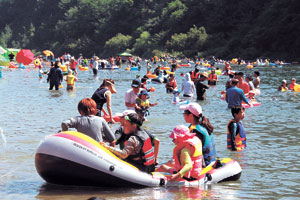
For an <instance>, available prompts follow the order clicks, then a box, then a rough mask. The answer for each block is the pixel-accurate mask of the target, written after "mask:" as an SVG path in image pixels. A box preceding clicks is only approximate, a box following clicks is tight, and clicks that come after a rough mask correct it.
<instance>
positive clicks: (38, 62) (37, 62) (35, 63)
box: [34, 59, 41, 67]
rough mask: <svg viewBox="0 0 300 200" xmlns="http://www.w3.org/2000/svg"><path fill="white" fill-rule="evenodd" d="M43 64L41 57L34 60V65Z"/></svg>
mask: <svg viewBox="0 0 300 200" xmlns="http://www.w3.org/2000/svg"><path fill="white" fill-rule="evenodd" d="M40 64H41V62H40V60H39V59H35V60H34V66H36V67H37V66H39V65H40Z"/></svg>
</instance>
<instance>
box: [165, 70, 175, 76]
mask: <svg viewBox="0 0 300 200" xmlns="http://www.w3.org/2000/svg"><path fill="white" fill-rule="evenodd" d="M166 72H167V74H173V75H175V72H171V71H168V70H166Z"/></svg>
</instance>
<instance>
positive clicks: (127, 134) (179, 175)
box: [47, 57, 296, 181]
mask: <svg viewBox="0 0 300 200" xmlns="http://www.w3.org/2000/svg"><path fill="white" fill-rule="evenodd" d="M97 60H98V58H97V57H96V58H94V64H95V63H96V64H95V65H97V66H98V65H99V63H97ZM74 62H77V61H73V60H72V57H71V58H70V64H69V72H68V75H67V78H66V81H67V82H68V85H67V87H68V88H67V89H72V87H73V84H71V83H72V82H74V81H76V74H77V72H76V66H77V65H78V63H77V64H76V63H74ZM111 62H113V58H111ZM150 62H151V61H146V63H147V74H146V75H145V76H143V77H142V78H141V76H140V75H137V77H136V79H133V80H132V81H131V85H130V86H131V88H130V89H128V90H127V91H126V93H125V97H124V105H125V107H126V110H125V111H123V112H122V113H119V114H118V115H117V116H114V115H113V112H112V94H116V93H117V91H116V89H115V87H114V84H115V81H114V80H112V79H104V80H103V82H102V84H101V85H100V86H99V88H97V89H96V91H95V92H94V93H93V94H92V95H91V98H84V99H82V100H81V101H80V102H79V104H78V112H79V114H80V116H77V117H72V118H70V119H68V120H65V121H63V122H62V125H61V126H62V130H63V131H66V130H68V129H69V128H75V129H77V131H79V132H82V133H84V134H86V135H88V136H90V137H91V138H93V139H95V140H96V141H98V142H100V143H101V144H102V145H103V146H104V147H105V148H107V149H108V150H109V151H111V152H112V153H113V154H115V155H116V156H118V157H119V158H121V159H123V160H125V161H127V162H129V163H130V164H132V165H134V166H136V167H137V168H138V169H140V170H141V171H144V172H147V173H151V172H154V171H159V172H168V173H171V174H172V175H171V176H170V178H169V181H177V180H188V181H190V180H197V179H200V178H201V170H202V168H204V167H206V166H208V165H210V164H211V163H212V162H214V161H216V160H217V151H216V145H215V142H214V133H213V131H214V127H213V125H212V124H211V123H210V121H209V119H208V118H207V117H205V116H204V114H203V110H202V107H201V106H200V104H199V103H196V102H190V103H189V102H188V103H186V104H183V105H181V106H180V109H181V110H183V112H184V113H183V114H184V115H183V116H184V117H183V118H184V121H185V122H186V123H187V124H189V125H188V126H186V125H178V126H176V127H175V128H174V129H173V131H172V132H171V134H170V136H169V137H170V138H171V139H172V142H173V143H174V144H175V147H174V150H173V157H172V159H171V160H170V161H169V162H168V163H166V164H163V165H160V166H159V165H158V164H159V162H158V152H159V146H160V141H159V138H157V137H155V136H154V135H153V134H151V133H150V132H149V131H146V130H145V129H143V128H142V126H143V123H144V122H145V121H146V120H147V119H146V117H147V116H148V115H149V114H150V112H149V109H150V108H151V107H153V106H157V105H158V103H153V102H150V96H149V94H148V93H149V92H152V91H153V90H152V89H153V88H147V82H148V81H153V80H155V79H157V80H156V81H159V83H162V84H165V88H166V93H173V95H174V96H173V103H180V102H182V101H183V100H186V99H189V100H192V99H193V97H194V96H196V98H195V99H197V100H198V101H203V100H206V99H207V95H206V91H207V90H209V89H210V88H213V87H215V86H216V85H217V84H218V81H219V80H218V75H217V73H216V71H220V69H218V68H215V67H214V65H213V63H212V64H210V65H209V66H207V67H209V68H210V71H209V72H206V71H205V72H201V70H200V69H199V65H198V64H196V65H195V67H194V69H193V70H191V71H189V72H187V73H185V74H182V76H183V77H184V80H183V81H182V84H181V87H180V86H179V85H178V84H177V81H176V77H175V71H176V68H177V67H178V64H177V63H176V62H174V61H172V62H171V64H172V68H170V69H169V70H170V71H169V70H168V68H164V67H163V66H164V65H161V63H159V61H158V60H156V59H152V65H153V66H156V67H155V68H154V70H153V72H152V71H151V70H152V66H151V65H150ZM59 63H60V61H56V62H55V63H54V66H53V67H52V68H51V69H50V71H49V73H48V78H47V81H49V82H50V87H49V89H50V90H51V89H53V87H55V89H59V85H60V84H61V82H62V81H63V74H62V72H61V70H60V69H59ZM72 63H74V64H72ZM173 65H175V67H173ZM92 68H93V70H94V69H96V67H93V66H92ZM222 73H223V75H226V76H228V80H227V81H226V84H225V88H224V91H222V92H221V94H222V99H223V100H225V101H226V102H227V107H228V109H230V110H231V114H232V119H229V122H228V125H227V148H228V149H229V150H232V151H242V150H243V149H244V148H246V131H245V128H244V126H243V124H242V122H241V121H242V120H243V119H244V117H245V108H244V105H245V104H248V106H252V104H253V102H255V101H256V96H258V95H260V82H261V80H260V72H259V71H254V73H253V75H252V74H246V75H245V74H244V73H243V72H235V71H233V70H232V67H231V66H230V65H229V64H228V63H226V64H225V66H224V69H223V70H222ZM94 74H95V72H94ZM96 74H97V73H96ZM149 74H151V75H155V76H156V77H155V78H152V79H151V78H149ZM253 77H254V78H253ZM69 79H70V80H69ZM295 85H296V80H295V79H292V80H291V84H290V86H289V88H288V87H287V83H286V80H283V81H282V85H281V86H279V88H278V90H279V91H284V90H288V89H290V90H293V88H294V87H295ZM181 93H182V95H181ZM181 96H182V97H183V98H184V99H181V98H180V97H181ZM104 104H106V107H105V106H104ZM108 123H113V124H115V123H120V127H119V128H118V129H117V130H116V131H115V132H114V133H113V132H112V130H111V129H110V127H109V125H108ZM117 146H118V147H117Z"/></svg>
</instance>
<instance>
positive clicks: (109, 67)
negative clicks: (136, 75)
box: [99, 65, 130, 71]
mask: <svg viewBox="0 0 300 200" xmlns="http://www.w3.org/2000/svg"><path fill="white" fill-rule="evenodd" d="M127 68H128V67H127ZM112 69H120V67H118V65H112V66H111V65H108V66H106V67H104V68H99V70H112ZM125 70H127V71H129V70H130V67H129V68H128V69H126V68H125Z"/></svg>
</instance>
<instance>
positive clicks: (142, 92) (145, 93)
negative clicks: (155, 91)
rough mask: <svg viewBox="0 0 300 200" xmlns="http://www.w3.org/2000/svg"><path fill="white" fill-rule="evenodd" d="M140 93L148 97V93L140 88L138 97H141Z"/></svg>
mask: <svg viewBox="0 0 300 200" xmlns="http://www.w3.org/2000/svg"><path fill="white" fill-rule="evenodd" d="M142 95H146V96H147V98H148V99H149V98H150V95H149V94H148V92H147V90H142V91H141V92H140V93H139V94H138V97H139V98H141V96H142Z"/></svg>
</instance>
